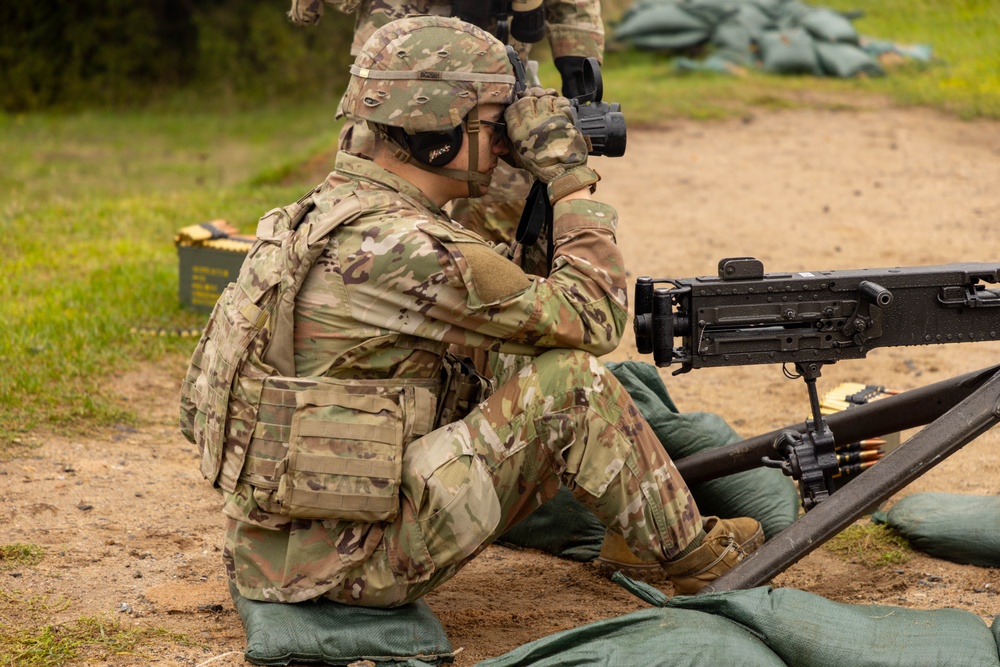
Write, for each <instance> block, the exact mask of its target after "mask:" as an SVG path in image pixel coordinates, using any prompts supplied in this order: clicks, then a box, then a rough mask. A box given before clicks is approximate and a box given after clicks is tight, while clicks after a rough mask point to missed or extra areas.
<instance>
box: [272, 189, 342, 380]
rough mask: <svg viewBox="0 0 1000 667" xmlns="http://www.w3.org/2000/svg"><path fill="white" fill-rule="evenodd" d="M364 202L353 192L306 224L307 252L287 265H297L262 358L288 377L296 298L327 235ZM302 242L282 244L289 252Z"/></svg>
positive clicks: (282, 290) (284, 285)
mask: <svg viewBox="0 0 1000 667" xmlns="http://www.w3.org/2000/svg"><path fill="white" fill-rule="evenodd" d="M361 212H362V206H361V201H360V200H359V199H358V197H357V195H355V194H354V193H353V192H352V193H351V194H349V195H347V196H346V197H344V198H343V199H342V200H340V201H339V202H337V204H336V205H334V207H333V208H331V209H330V210H329V211H328V212H327V213H326V214H325V215H323V216H322V217H321V218H319V219H318V220H314V221H311V222H310V223H309V224H310V226H309V227H303V228H302V229H301V230H298V229H296V231H297V232H298V231H301V233H303V234H306V235H307V243H306V248H305V252H304V253H303V256H302V258H301V260H300V261H298V262H289V261H287V260H286V262H285V266H286V267H295V271H294V273H289V274H288V275H285V276H282V281H281V285H280V286H279V288H278V289H279V293H278V298H277V300H276V302H275V304H274V310H273V311H272V314H271V326H270V329H271V340H270V342H269V343H268V346H267V350H265V352H264V356H263V359H262V361H264V363H266V364H268V365H269V366H271V367H272V368H274V369H275V370H277V371H278V373H280V374H281V375H284V376H287V377H294V376H295V345H294V333H295V297H296V296H297V295H298V293H299V288H300V287H301V286H302V283H303V281H304V280H305V278H306V276H307V275H308V274H309V270H310V269H312V266H313V264H315V263H316V259H317V258H318V257H319V255H320V253H321V252H323V248H325V247H326V237H327V236H329V235H330V233H331V232H333V230H334V229H336V228H337V227H339V226H340V225H343V224H346V223H348V222H351V221H353V220H354V219H356V218H357V217H358V216H360V215H361ZM301 247H302V246H301V245H300V243H295V242H292V241H291V239H288V240H286V242H285V243H283V244H282V250H284V251H285V252H294V250H295V249H296V248H301Z"/></svg>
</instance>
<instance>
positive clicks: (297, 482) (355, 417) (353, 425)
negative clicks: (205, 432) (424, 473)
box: [222, 376, 441, 521]
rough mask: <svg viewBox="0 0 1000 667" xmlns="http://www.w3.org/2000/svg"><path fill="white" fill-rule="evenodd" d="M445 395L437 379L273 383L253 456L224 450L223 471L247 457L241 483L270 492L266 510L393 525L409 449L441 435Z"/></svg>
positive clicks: (266, 391) (267, 386)
mask: <svg viewBox="0 0 1000 667" xmlns="http://www.w3.org/2000/svg"><path fill="white" fill-rule="evenodd" d="M440 387H441V382H440V381H437V380H351V381H339V380H332V379H328V378H288V377H280V376H279V377H270V378H268V379H267V380H266V381H265V382H264V388H263V390H262V392H261V398H260V406H259V409H258V412H257V423H256V425H255V426H254V428H253V435H252V437H251V439H250V443H249V446H248V448H247V450H246V452H245V453H243V452H240V451H238V448H231V447H228V446H227V447H224V452H223V458H224V462H223V465H222V468H223V470H226V469H229V470H232V469H235V468H236V466H237V465H238V462H237V460H238V459H239V458H243V459H244V460H243V462H242V465H241V466H239V468H240V469H241V473H240V475H239V481H240V482H243V483H247V484H250V485H252V486H253V487H255V489H258V490H260V491H263V492H264V493H257V492H256V491H255V494H256V495H257V496H258V499H259V501H261V502H262V509H265V510H266V511H271V512H274V513H276V514H281V515H287V516H290V517H295V518H303V519H340V520H350V521H388V520H392V518H393V517H395V515H396V513H397V511H398V509H399V502H400V501H399V484H400V478H401V474H402V459H403V449H404V447H405V446H406V445H407V444H408V443H410V442H411V441H413V440H415V439H416V438H419V437H420V436H422V435H425V434H426V433H429V432H430V431H431V430H432V429H433V427H434V420H435V415H436V413H437V398H436V397H437V394H438V392H439V391H440ZM226 459H230V460H226ZM232 459H237V460H232ZM263 505H266V506H263Z"/></svg>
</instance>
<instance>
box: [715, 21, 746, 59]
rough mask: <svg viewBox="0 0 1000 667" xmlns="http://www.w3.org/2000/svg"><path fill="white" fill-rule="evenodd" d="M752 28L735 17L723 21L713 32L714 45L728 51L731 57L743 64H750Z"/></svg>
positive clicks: (725, 51)
mask: <svg viewBox="0 0 1000 667" xmlns="http://www.w3.org/2000/svg"><path fill="white" fill-rule="evenodd" d="M750 44H751V39H750V30H749V29H748V28H747V27H746V26H745V25H743V24H742V23H740V22H739V21H737V20H735V19H730V20H727V21H723V22H722V23H720V24H719V25H718V26H716V28H715V32H713V33H712V46H713V47H715V48H716V49H718V50H720V51H722V52H724V53H726V54H727V55H728V56H729V58H730V59H731V60H732V61H734V62H738V63H740V64H743V65H750V64H752V62H753V59H752V57H751V55H750V53H751V52H750Z"/></svg>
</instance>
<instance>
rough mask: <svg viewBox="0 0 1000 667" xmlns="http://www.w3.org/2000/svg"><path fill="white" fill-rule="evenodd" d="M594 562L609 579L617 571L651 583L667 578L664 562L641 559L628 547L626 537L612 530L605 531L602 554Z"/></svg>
mask: <svg viewBox="0 0 1000 667" xmlns="http://www.w3.org/2000/svg"><path fill="white" fill-rule="evenodd" d="M594 562H596V563H597V571H598V572H600V573H601V575H602V576H605V577H607V578H609V579H610V578H611V575H613V574H614V573H615V572H621V573H622V574H625V575H627V576H629V577H631V578H632V579H637V580H639V581H645V582H647V583H651V584H652V583H657V582H661V581H665V580H666V578H667V574H666V572H664V571H663V564H662V563H657V562H653V563H650V562H647V561H642V560H639V559H638V558H636V556H635V554H634V553H632V550H631V549H629V548H628V545H627V544H626V543H625V538H624V537H622V536H621V535H619V534H618V533H616V532H614V531H612V530H606V531H604V542H603V543H602V544H601V555H600V556H598V557H597V560H596V561H594Z"/></svg>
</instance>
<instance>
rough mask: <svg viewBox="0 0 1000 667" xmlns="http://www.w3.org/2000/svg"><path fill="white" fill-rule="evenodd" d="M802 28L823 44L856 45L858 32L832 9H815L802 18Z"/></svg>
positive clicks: (848, 21) (841, 15)
mask: <svg viewBox="0 0 1000 667" xmlns="http://www.w3.org/2000/svg"><path fill="white" fill-rule="evenodd" d="M802 27H803V28H805V29H806V30H808V31H809V34H810V35H812V36H813V37H815V38H816V39H818V40H820V41H823V42H843V43H846V44H857V43H858V31H857V30H855V29H854V24H853V23H851V21H850V19H848V18H847V17H846V16H844V15H843V14H840V13H838V12H835V11H833V10H832V9H826V8H817V9H813V10H810V11H809V12H808V13H807V14H806V15H805V16H803V17H802Z"/></svg>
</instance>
